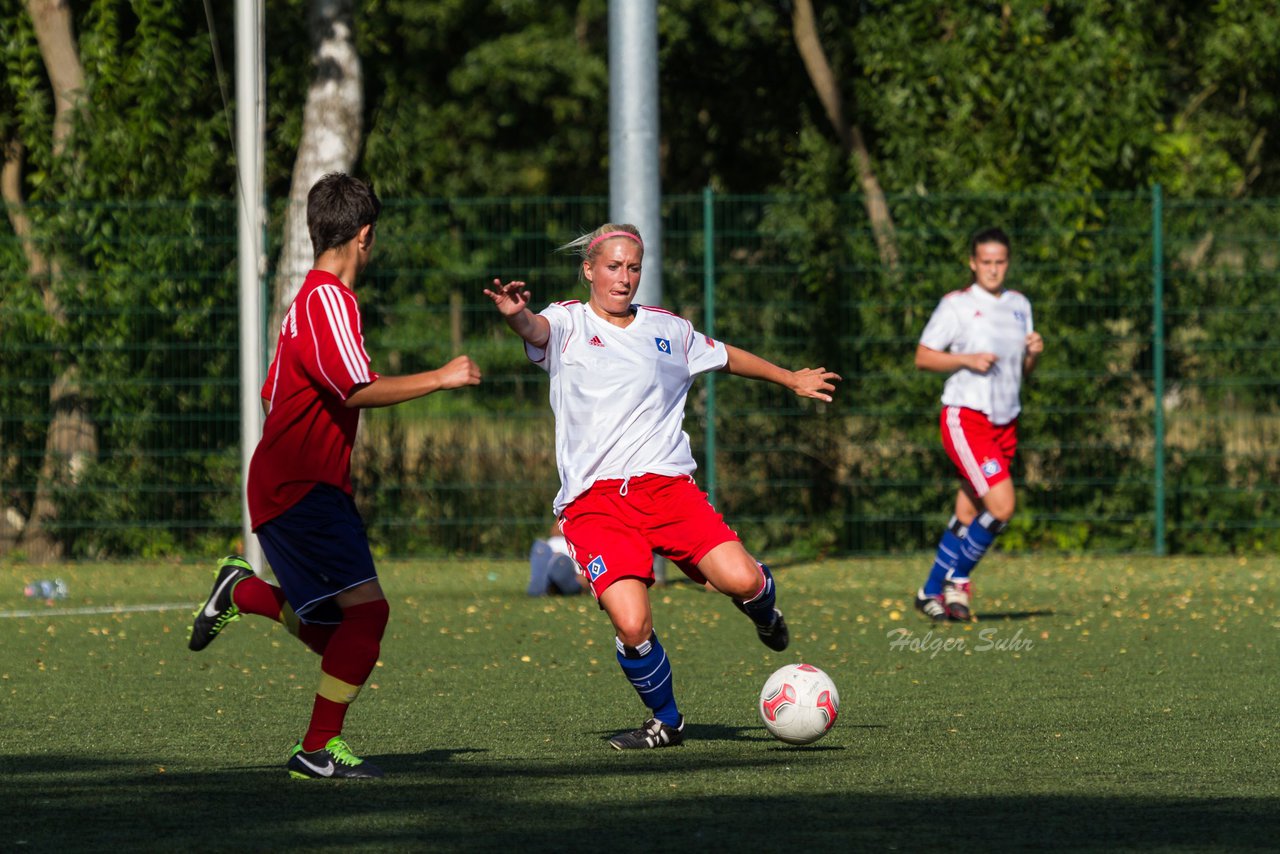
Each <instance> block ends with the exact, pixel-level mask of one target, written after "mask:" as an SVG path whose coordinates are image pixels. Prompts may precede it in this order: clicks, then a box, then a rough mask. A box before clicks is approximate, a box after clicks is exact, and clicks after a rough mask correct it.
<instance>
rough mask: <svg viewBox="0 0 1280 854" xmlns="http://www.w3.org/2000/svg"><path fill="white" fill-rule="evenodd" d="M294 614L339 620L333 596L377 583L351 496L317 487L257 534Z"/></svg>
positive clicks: (306, 618) (306, 619) (322, 485)
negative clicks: (360, 586)
mask: <svg viewBox="0 0 1280 854" xmlns="http://www.w3.org/2000/svg"><path fill="white" fill-rule="evenodd" d="M254 533H256V534H257V535H258V540H259V541H260V542H261V543H262V551H263V553H264V554H265V555H266V556H267V560H268V561H269V562H270V563H271V569H272V570H273V571H274V572H275V574H276V580H277V581H279V582H280V588H281V589H282V590H284V595H285V597H286V598H287V599H288V600H289V605H290V606H292V607H293V612H294V613H295V614H297V615H298V619H300V620H301V621H302V622H304V623H323V624H336V623H340V622H342V610H341V609H340V608H338V604H337V603H336V602H334V601H333V597H334V596H336V595H337V594H339V593H341V592H342V591H344V590H350V589H351V588H353V587H357V586H359V585H361V584H364V583H365V582H367V581H377V580H378V573H377V570H375V569H374V568H373V555H372V554H370V553H369V538H368V536H367V535H366V534H365V530H364V520H363V519H361V518H360V512H359V511H358V510H356V503H355V502H354V501H352V500H351V496H350V495H347V493H345V492H343V491H342V490H341V489H338V488H337V487H336V486H330V485H329V484H327V483H317V484H316V485H315V487H314V488H313V489H312V490H311V491H310V492H308V493H307V494H306V495H305V496H304V497H303V499H302V500H301V501H299V502H298V503H297V504H295V505H293V506H292V507H290V508H289V509H288V510H286V511H284V512H283V513H281V514H280V515H279V516H277V517H276V518H274V519H272V520H271V521H270V522H264V523H263V524H262V525H260V526H259V527H258V528H257V529H256V530H255V531H254Z"/></svg>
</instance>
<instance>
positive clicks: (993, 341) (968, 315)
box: [920, 284, 1034, 424]
mask: <svg viewBox="0 0 1280 854" xmlns="http://www.w3.org/2000/svg"><path fill="white" fill-rule="evenodd" d="M1033 328H1034V327H1033V325H1032V323H1031V302H1030V301H1029V300H1028V299H1027V298H1026V297H1025V296H1023V295H1022V294H1020V293H1018V292H1017V291H1010V290H1005V291H1002V292H1001V293H1000V295H999V296H995V295H993V294H990V293H988V292H987V291H985V290H984V289H983V288H981V287H980V286H978V285H977V284H973V285H970V286H969V287H968V288H966V289H965V290H963V291H952V292H951V293H949V294H947V295H946V296H945V297H943V298H942V300H941V302H939V303H938V307H937V308H935V309H934V310H933V316H932V317H930V318H929V322H928V323H927V324H926V325H925V327H924V332H923V333H921V335H920V343H921V344H923V345H924V346H926V347H928V348H929V349H930V350H938V351H940V352H943V353H995V354H996V357H997V361H996V363H995V364H994V365H992V366H991V370H989V371H987V372H986V373H985V374H979V373H975V372H974V371H970V370H969V369H967V368H961V369H960V370H958V371H956V372H955V373H953V374H952V375H951V376H950V377H948V378H947V382H946V385H945V386H943V388H942V404H943V405H944V406H964V407H967V408H969V409H976V410H978V411H979V412H983V413H986V416H987V417H988V418H990V419H991V423H993V424H1008V423H1009V422H1010V421H1012V420H1013V419H1015V418H1017V417H1018V413H1019V412H1021V411H1022V404H1021V403H1020V401H1019V399H1018V392H1019V390H1020V389H1021V388H1022V358H1023V356H1024V355H1025V353H1026V346H1027V345H1026V339H1027V334H1028V333H1030V332H1031V331H1032V329H1033Z"/></svg>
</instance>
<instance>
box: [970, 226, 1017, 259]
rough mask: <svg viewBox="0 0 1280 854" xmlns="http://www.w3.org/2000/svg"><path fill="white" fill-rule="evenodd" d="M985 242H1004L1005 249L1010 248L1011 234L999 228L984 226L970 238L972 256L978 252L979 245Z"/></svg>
mask: <svg viewBox="0 0 1280 854" xmlns="http://www.w3.org/2000/svg"><path fill="white" fill-rule="evenodd" d="M983 243H1002V244H1004V248H1005V249H1009V235H1007V234H1005V233H1004V230H1003V229H999V228H984V229H982V230H981V231H979V232H975V233H974V235H973V237H971V238H969V257H970V258H972V257H973V256H975V255H977V254H978V247H979V246H980V245H982V244H983Z"/></svg>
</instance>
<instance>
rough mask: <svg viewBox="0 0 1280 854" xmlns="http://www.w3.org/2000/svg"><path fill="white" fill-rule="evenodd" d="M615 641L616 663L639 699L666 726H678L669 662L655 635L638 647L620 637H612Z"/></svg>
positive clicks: (677, 712)
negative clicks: (624, 642) (628, 644)
mask: <svg viewBox="0 0 1280 854" xmlns="http://www.w3.org/2000/svg"><path fill="white" fill-rule="evenodd" d="M614 642H615V643H616V644H617V646H618V664H619V665H620V666H621V667H622V672H623V673H624V674H626V677H627V680H628V681H630V682H631V687H633V688H635V689H636V693H637V694H639V695H640V700H641V701H642V702H643V703H644V704H645V705H646V706H648V707H649V708H650V709H652V710H653V716H654V717H655V718H657V719H658V720H660V721H662V722H663V723H664V724H667V725H668V726H679V725H680V710H679V709H678V708H676V694H675V689H674V687H673V686H672V684H671V662H670V661H668V660H667V651H666V650H665V649H663V648H662V644H660V643H659V642H658V635H657V634H656V633H655V634H651V635H649V639H648V640H647V641H645V642H644V643H642V644H640V645H639V646H626V645H625V644H623V643H622V640H621V638H614Z"/></svg>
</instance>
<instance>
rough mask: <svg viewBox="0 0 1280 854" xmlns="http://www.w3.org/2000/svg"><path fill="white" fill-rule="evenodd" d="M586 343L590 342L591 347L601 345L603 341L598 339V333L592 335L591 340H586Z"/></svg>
mask: <svg viewBox="0 0 1280 854" xmlns="http://www.w3.org/2000/svg"><path fill="white" fill-rule="evenodd" d="M587 343H588V344H590V345H591V346H592V347H603V346H604V342H603V341H601V340H600V336H599V335H592V336H591V340H590V341H588V342H587Z"/></svg>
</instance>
